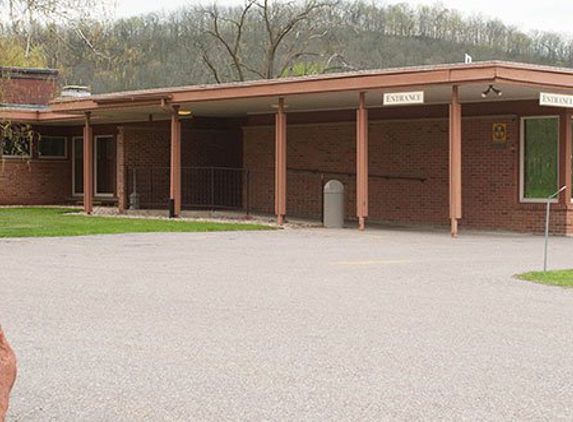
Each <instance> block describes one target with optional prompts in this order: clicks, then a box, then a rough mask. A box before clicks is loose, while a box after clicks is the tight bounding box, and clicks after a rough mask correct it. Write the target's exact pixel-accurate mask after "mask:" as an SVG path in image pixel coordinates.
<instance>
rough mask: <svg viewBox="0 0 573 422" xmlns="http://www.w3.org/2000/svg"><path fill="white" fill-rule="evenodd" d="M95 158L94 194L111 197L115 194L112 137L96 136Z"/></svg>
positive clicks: (113, 142)
mask: <svg viewBox="0 0 573 422" xmlns="http://www.w3.org/2000/svg"><path fill="white" fill-rule="evenodd" d="M94 148H95V150H94V157H95V166H94V167H95V194H96V196H113V195H114V193H115V177H116V171H115V170H116V169H115V159H116V153H115V139H114V138H113V136H96V138H95V145H94Z"/></svg>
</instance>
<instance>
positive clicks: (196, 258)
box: [0, 229, 573, 421]
mask: <svg viewBox="0 0 573 422" xmlns="http://www.w3.org/2000/svg"><path fill="white" fill-rule="evenodd" d="M542 244H543V242H542V238H540V237H529V236H517V235H515V236H513V235H511V236H510V235H475V234H474V235H465V236H463V237H461V238H460V239H458V240H451V239H450V238H449V237H448V236H447V235H446V234H443V233H415V232H404V231H371V232H367V233H365V234H360V233H357V232H355V231H353V230H341V231H325V230H320V229H317V230H295V231H284V232H260V233H213V234H168V235H167V234H151V235H123V236H100V237H88V238H64V239H39V240H4V241H0V260H1V262H2V269H1V273H0V292H1V296H0V311H1V315H0V318H1V321H2V323H3V324H4V327H5V330H6V332H7V335H8V336H9V338H10V340H11V341H12V343H13V346H14V349H15V350H16V352H17V354H18V357H19V365H20V367H19V370H20V372H19V378H18V381H17V385H16V387H15V390H14V392H13V401H12V409H11V418H12V419H13V420H22V421H28V420H32V421H35V420H63V421H80V420H81V421H134V420H149V421H161V420H209V421H224V420H257V421H258V420H280V421H283V420H297V421H300V420H317V421H323V420H389V419H401V420H411V419H425V420H427V419H430V420H433V419H452V420H453V419H456V420H459V419H464V418H465V419H482V420H483V419H489V420H500V419H504V420H510V419H511V420H515V419H526V420H527V419H560V418H561V419H568V420H571V419H572V418H573V359H572V357H573V291H572V290H564V289H560V288H551V287H545V286H540V285H535V284H529V283H526V282H521V281H517V280H515V279H513V278H512V275H513V274H514V273H516V272H519V271H523V270H529V269H535V268H538V267H539V265H540V263H541V258H542V255H541V252H542ZM551 245H552V250H553V253H552V258H551V265H552V266H553V267H573V239H565V238H555V239H552V242H551Z"/></svg>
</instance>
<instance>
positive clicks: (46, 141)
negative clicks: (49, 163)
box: [38, 136, 68, 158]
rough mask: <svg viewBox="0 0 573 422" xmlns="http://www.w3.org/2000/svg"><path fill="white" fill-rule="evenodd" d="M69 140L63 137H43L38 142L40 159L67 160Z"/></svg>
mask: <svg viewBox="0 0 573 422" xmlns="http://www.w3.org/2000/svg"><path fill="white" fill-rule="evenodd" d="M66 146H67V140H66V138H65V137H63V136H42V137H41V138H40V140H39V141H38V155H39V156H40V158H66V157H67V156H68V154H67V151H66Z"/></svg>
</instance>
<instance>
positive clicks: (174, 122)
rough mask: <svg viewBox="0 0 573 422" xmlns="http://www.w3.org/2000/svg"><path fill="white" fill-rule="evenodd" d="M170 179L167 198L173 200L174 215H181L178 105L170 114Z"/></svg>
mask: <svg viewBox="0 0 573 422" xmlns="http://www.w3.org/2000/svg"><path fill="white" fill-rule="evenodd" d="M170 176H171V180H170V195H169V198H170V199H171V200H172V201H173V207H174V208H173V210H174V214H175V217H179V216H180V215H181V121H180V120H179V106H173V113H172V115H171V174H170Z"/></svg>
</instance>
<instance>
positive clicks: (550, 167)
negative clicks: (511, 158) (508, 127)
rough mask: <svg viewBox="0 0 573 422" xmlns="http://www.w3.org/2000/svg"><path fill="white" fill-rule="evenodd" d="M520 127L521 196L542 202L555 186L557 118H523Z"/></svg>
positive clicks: (557, 144) (557, 180)
mask: <svg viewBox="0 0 573 422" xmlns="http://www.w3.org/2000/svg"><path fill="white" fill-rule="evenodd" d="M521 129H522V130H521V132H522V133H521V200H522V201H524V202H541V201H544V200H546V199H547V198H548V197H549V196H550V195H552V194H553V193H555V192H556V191H557V189H558V188H557V186H558V184H559V168H558V166H559V164H558V163H559V118H558V117H528V118H524V119H523V120H522V126H521Z"/></svg>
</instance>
